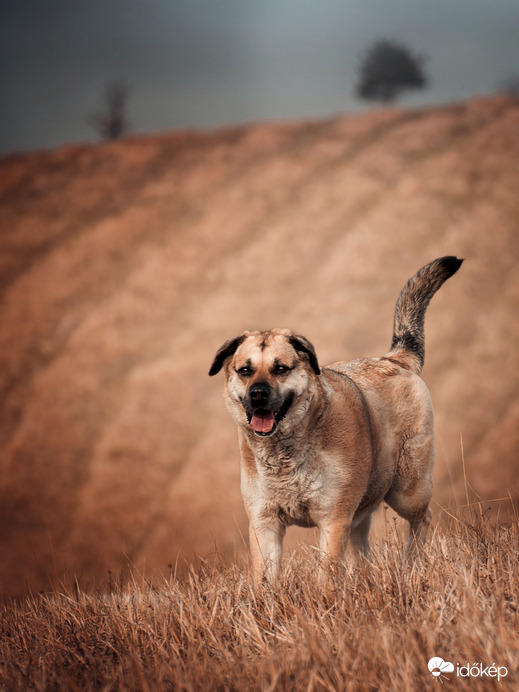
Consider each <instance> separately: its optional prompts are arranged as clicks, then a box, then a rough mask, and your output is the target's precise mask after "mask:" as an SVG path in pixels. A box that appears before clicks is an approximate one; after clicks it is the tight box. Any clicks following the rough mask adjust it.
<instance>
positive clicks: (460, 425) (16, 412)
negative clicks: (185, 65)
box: [0, 98, 519, 593]
mask: <svg viewBox="0 0 519 692" xmlns="http://www.w3.org/2000/svg"><path fill="white" fill-rule="evenodd" d="M518 134H519V103H518V102H517V101H514V100H507V99H503V98H495V99H489V100H478V101H473V102H470V103H468V104H465V105H460V106H454V107H448V108H441V109H431V110H426V111H418V112H403V111H397V110H387V111H380V112H373V113H370V114H368V115H364V116H361V117H348V116H344V117H338V118H334V119H331V120H328V121H322V122H311V123H294V124H284V125H276V124H273V125H255V126H248V127H243V128H236V129H232V130H222V131H218V132H214V133H208V134H171V135H164V136H160V137H153V138H135V139H128V140H126V141H121V142H117V143H112V144H106V145H103V146H99V147H89V146H73V147H68V148H64V149H60V150H58V151H55V152H50V153H37V154H31V155H27V156H19V157H9V158H5V159H3V160H0V195H1V227H2V233H1V237H0V243H1V251H0V267H1V270H0V271H1V273H0V286H1V291H2V294H1V305H2V320H1V325H0V387H1V392H2V402H3V403H2V416H1V420H0V445H1V460H0V463H1V475H0V526H1V529H0V531H1V545H0V554H1V558H0V580H1V584H2V585H3V589H4V591H6V592H11V593H15V592H21V591H23V590H24V589H25V588H26V585H29V586H31V587H33V588H35V587H39V586H40V585H41V584H45V580H46V578H47V576H50V577H51V578H56V577H59V575H60V574H61V573H62V570H63V569H64V568H65V567H66V568H67V569H68V570H69V571H75V572H77V573H78V574H80V575H83V577H84V578H88V577H96V578H98V579H99V578H101V579H103V578H104V577H105V575H106V570H107V569H108V568H111V569H114V568H116V567H117V565H118V564H119V560H120V556H121V555H122V554H124V555H126V556H127V557H128V558H129V559H130V560H131V561H133V562H134V563H135V564H136V565H138V566H139V567H141V566H142V565H144V564H145V565H146V567H147V568H148V569H151V568H154V569H157V570H163V569H167V565H168V563H175V562H176V560H177V558H178V559H180V560H181V561H182V560H185V559H191V558H193V557H194V556H195V554H202V555H205V554H207V553H209V552H211V551H212V550H214V545H215V544H216V545H217V547H218V549H219V550H221V551H228V552H230V553H231V554H233V553H234V552H236V553H237V554H241V553H242V552H243V551H244V545H243V541H242V538H241V536H240V533H244V530H245V521H244V513H243V510H242V505H241V498H240V493H239V467H238V451H237V445H236V432H235V429H234V425H233V423H232V421H231V420H230V418H229V417H228V414H227V412H226V410H225V407H224V404H223V401H222V398H221V385H222V381H221V379H219V378H214V379H210V378H209V377H208V376H207V369H208V366H209V364H210V362H211V359H212V357H213V355H214V352H215V350H216V348H217V347H218V346H219V345H220V344H221V343H222V341H224V340H225V339H226V338H228V337H230V336H233V335H235V334H236V333H238V332H240V331H242V330H243V329H246V328H268V327H272V326H287V327H292V328H294V329H296V330H297V331H299V332H301V333H303V334H305V335H307V336H308V337H309V338H310V339H311V340H312V341H313V343H314V344H315V346H316V348H317V353H318V355H319V358H320V361H321V362H322V363H323V364H325V363H327V362H331V361H333V360H337V359H342V358H353V357H357V356H364V355H380V354H382V353H383V352H384V351H385V350H387V347H388V345H389V341H390V338H391V326H392V318H393V307H394V303H395V300H396V298H397V296H398V292H399V291H400V289H401V287H402V286H403V284H404V282H405V280H406V279H407V278H408V277H409V276H410V275H411V274H412V273H414V271H415V270H416V269H418V267H420V266H422V265H423V264H425V263H426V262H428V261H429V260H431V259H433V258H434V257H437V256H439V255H444V254H456V255H458V256H460V257H465V258H466V262H465V264H464V265H463V267H462V270H461V271H460V272H459V274H457V275H456V276H455V277H454V278H453V279H452V280H451V281H449V283H448V284H447V285H446V286H445V287H443V288H442V289H441V291H440V293H439V294H438V295H437V296H436V297H435V298H434V300H433V303H432V304H431V307H430V309H429V313H428V317H427V321H426V349H427V353H426V367H425V370H424V379H425V380H426V381H427V383H428V385H429V387H430V390H431V393H432V397H433V402H434V405H435V409H436V416H437V452H438V453H437V460H438V461H437V473H436V479H437V483H436V492H435V499H436V500H437V501H438V502H439V503H441V504H443V505H446V504H449V503H452V502H458V503H463V502H464V501H465V485H464V483H463V471H462V463H461V459H462V454H461V444H460V437H462V440H463V450H464V457H465V464H466V471H467V476H468V479H469V482H470V484H471V486H472V488H473V489H474V490H475V491H476V492H477V493H478V494H479V495H480V496H482V497H483V498H486V499H493V498H499V497H503V496H506V495H507V494H508V493H509V492H510V493H511V494H512V496H513V497H514V499H515V500H516V501H517V500H519V487H518V485H517V484H516V483H514V479H513V477H514V474H515V472H516V470H517V468H518V451H519V397H518V396H517V394H518V388H519V365H518V360H517V354H516V344H517V332H518V323H517V319H516V317H517V313H518V308H519V282H518V276H517V262H518V260H519V136H518Z"/></svg>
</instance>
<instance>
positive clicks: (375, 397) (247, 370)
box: [209, 257, 463, 583]
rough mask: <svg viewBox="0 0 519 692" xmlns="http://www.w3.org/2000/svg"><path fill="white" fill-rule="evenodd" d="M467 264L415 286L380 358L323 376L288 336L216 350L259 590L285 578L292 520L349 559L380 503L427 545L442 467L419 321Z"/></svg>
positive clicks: (432, 271) (309, 352)
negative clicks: (235, 433)
mask: <svg viewBox="0 0 519 692" xmlns="http://www.w3.org/2000/svg"><path fill="white" fill-rule="evenodd" d="M462 261H463V260H459V259H457V258H456V257H443V258H440V259H437V260H435V261H434V262H431V263H430V264H428V265H427V266H425V267H423V269H421V270H420V271H419V272H417V274H415V276H413V277H412V278H411V279H410V280H409V281H408V283H407V284H406V286H405V287H404V288H403V290H402V292H401V294H400V297H399V299H398V302H397V304H396V311H395V320H394V332H393V341H392V343H391V349H390V351H389V352H388V353H387V354H386V355H385V356H383V357H382V358H372V359H365V360H354V361H351V362H339V363H334V364H333V365H330V366H328V367H325V368H322V369H321V368H320V367H319V364H318V361H317V356H316V354H315V350H314V348H313V346H312V344H311V343H310V342H309V341H308V340H307V339H305V338H304V337H302V336H299V335H297V334H294V333H293V332H292V331H290V330H288V329H273V330H272V331H269V332H257V331H255V332H248V331H247V332H243V334H241V335H240V336H238V337H236V338H234V339H231V340H229V341H226V342H225V343H224V344H223V346H222V347H221V348H220V349H219V350H218V352H217V353H216V356H215V359H214V362H213V364H212V366H211V369H210V371H209V374H210V375H215V374H216V373H218V372H219V371H220V370H221V368H222V367H224V366H225V373H226V379H225V394H224V395H225V402H226V404H227V408H228V409H229V412H230V414H231V416H232V417H233V418H234V420H235V421H236V423H237V424H238V430H239V444H240V452H241V490H242V494H243V499H244V503H245V509H246V511H247V515H248V518H249V540H250V550H251V554H252V565H253V573H254V579H255V581H256V583H258V582H260V581H261V579H262V578H263V576H267V577H268V578H269V579H273V578H275V577H276V575H277V574H278V572H279V569H280V566H281V555H282V549H283V537H284V535H285V531H286V527H287V526H288V525H290V524H295V525H297V526H305V527H312V526H317V527H318V528H319V533H320V548H321V549H322V551H323V552H324V553H325V554H326V555H327V556H328V557H329V558H330V559H331V560H342V559H343V558H344V554H345V549H346V545H347V542H348V538H350V537H351V543H352V544H353V547H354V548H356V549H357V550H360V551H362V552H364V554H366V555H367V554H368V550H369V542H368V534H369V529H370V524H371V515H372V513H373V511H374V510H375V509H376V507H377V506H378V505H379V504H380V503H381V502H382V501H383V500H384V501H385V502H387V503H388V504H389V505H390V506H391V507H392V508H393V509H394V510H395V511H396V512H398V514H399V515H400V516H402V517H404V519H407V521H408V522H409V526H410V532H409V540H408V544H407V550H408V551H410V552H412V551H413V550H414V548H415V546H416V545H417V544H418V545H420V544H421V543H423V541H424V539H425V536H426V533H427V529H428V526H429V523H430V518H431V510H430V508H429V502H430V499H431V490H432V470H433V463H434V443H433V409H432V405H431V400H430V397H429V392H428V390H427V387H426V386H425V384H424V382H423V380H422V379H421V378H420V377H419V373H420V371H421V369H422V366H423V361H424V331H423V324H424V318H425V311H426V309H427V306H428V304H429V301H430V300H431V298H432V296H433V295H434V293H436V291H437V290H438V289H439V288H440V286H441V285H442V284H443V282H444V281H446V280H447V279H448V278H449V277H450V276H452V275H453V274H454V273H455V272H456V271H457V270H458V269H459V267H460V266H461V263H462Z"/></svg>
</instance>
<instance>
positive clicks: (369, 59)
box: [355, 39, 427, 103]
mask: <svg viewBox="0 0 519 692" xmlns="http://www.w3.org/2000/svg"><path fill="white" fill-rule="evenodd" d="M424 61H425V60H424V58H423V57H422V56H419V55H414V54H413V53H412V52H411V51H410V50H409V48H407V47H406V46H405V45H403V44H401V43H398V42H397V41H389V40H385V39H383V40H379V41H376V42H375V43H374V44H373V45H372V46H371V48H369V49H368V50H367V51H366V53H365V55H364V57H363V59H362V62H361V64H360V74H359V80H358V83H357V86H356V90H355V91H356V95H357V96H358V97H359V98H361V99H365V100H367V101H381V102H382V103H391V102H392V101H394V100H395V99H396V98H397V96H399V94H400V92H402V91H407V90H408V89H423V88H424V87H425V86H426V85H427V77H426V75H425V73H424V71H423V67H422V65H423V63H424Z"/></svg>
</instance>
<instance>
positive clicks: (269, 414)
mask: <svg viewBox="0 0 519 692" xmlns="http://www.w3.org/2000/svg"><path fill="white" fill-rule="evenodd" d="M293 401H294V396H293V394H291V395H290V396H289V397H287V399H286V401H285V403H284V404H283V406H282V407H281V408H280V409H279V411H271V410H269V409H265V408H259V409H256V411H253V412H252V413H247V418H248V420H249V423H250V424H251V425H252V428H253V429H254V432H255V433H256V435H264V436H266V435H272V433H273V432H275V430H276V427H277V425H278V423H281V421H282V420H283V418H284V417H285V416H286V415H287V413H288V410H289V408H290V407H291V406H292V403H293Z"/></svg>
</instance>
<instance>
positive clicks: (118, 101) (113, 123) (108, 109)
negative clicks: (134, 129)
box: [89, 82, 129, 139]
mask: <svg viewBox="0 0 519 692" xmlns="http://www.w3.org/2000/svg"><path fill="white" fill-rule="evenodd" d="M128 94H129V91H128V87H127V86H126V85H125V84H123V82H112V83H111V84H109V85H108V86H107V87H106V90H105V93H104V104H105V110H104V111H103V112H102V113H97V114H94V115H92V116H90V119H89V123H90V125H91V126H92V127H93V128H94V129H95V130H97V132H98V134H99V135H100V136H101V137H102V138H103V139H118V138H119V137H122V136H123V135H124V134H125V133H126V132H127V131H128V128H129V123H128V120H127V119H126V114H125V111H126V102H127V100H128Z"/></svg>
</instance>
